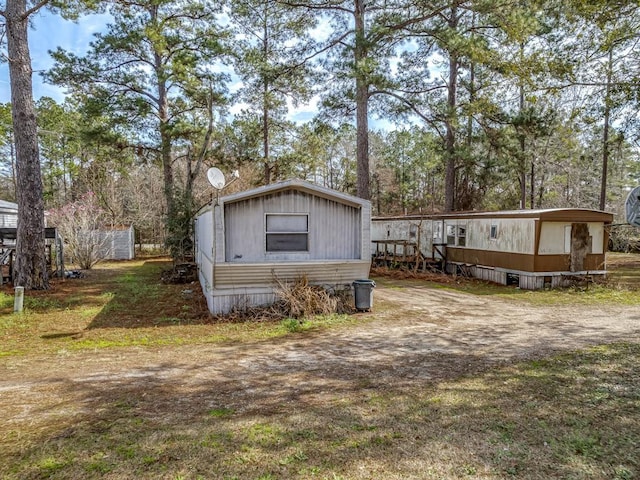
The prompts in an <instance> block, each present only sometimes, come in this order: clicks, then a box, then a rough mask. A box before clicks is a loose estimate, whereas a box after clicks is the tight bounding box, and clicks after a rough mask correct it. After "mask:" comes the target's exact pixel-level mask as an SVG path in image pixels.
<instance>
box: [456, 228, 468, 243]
mask: <svg viewBox="0 0 640 480" xmlns="http://www.w3.org/2000/svg"><path fill="white" fill-rule="evenodd" d="M466 244H467V226H466V225H460V226H458V246H459V247H464V246H465V245H466Z"/></svg>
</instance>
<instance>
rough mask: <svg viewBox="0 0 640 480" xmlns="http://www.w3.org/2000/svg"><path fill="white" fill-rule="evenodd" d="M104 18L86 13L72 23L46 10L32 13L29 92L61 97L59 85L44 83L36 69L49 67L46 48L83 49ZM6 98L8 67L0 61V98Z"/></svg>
mask: <svg viewBox="0 0 640 480" xmlns="http://www.w3.org/2000/svg"><path fill="white" fill-rule="evenodd" d="M107 19H108V16H106V15H88V16H84V17H82V18H81V19H80V20H79V21H78V23H74V22H70V21H67V20H64V19H62V18H61V17H60V16H58V15H53V14H51V13H49V12H48V11H46V10H43V11H42V12H39V13H38V14H37V15H35V16H34V17H33V19H32V22H31V23H32V28H31V29H30V30H29V49H30V51H31V64H32V66H33V70H34V74H33V94H34V98H35V99H36V100H37V99H38V98H40V97H43V96H48V97H52V98H54V99H55V100H56V101H62V100H63V99H64V91H63V90H62V89H60V88H58V87H55V86H53V85H47V84H45V83H44V82H43V81H42V77H41V76H40V72H42V71H44V70H47V69H48V68H50V67H51V65H52V63H53V62H52V60H51V56H50V55H49V53H48V52H49V50H55V49H56V48H57V47H62V48H64V49H65V50H69V51H72V52H74V53H77V54H82V53H84V52H85V51H86V49H87V47H88V45H89V42H90V41H91V39H92V38H93V34H94V33H95V32H98V31H100V30H101V29H102V28H103V27H104V25H105V24H106V22H107ZM10 101H11V92H10V89H9V68H8V66H7V64H6V63H1V64H0V102H2V103H7V102H10Z"/></svg>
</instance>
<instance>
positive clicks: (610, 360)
mask: <svg viewBox="0 0 640 480" xmlns="http://www.w3.org/2000/svg"><path fill="white" fill-rule="evenodd" d="M167 267H168V263H167V262H166V261H163V260H160V259H157V260H142V261H136V262H127V263H113V264H105V265H101V266H100V268H99V269H98V270H96V271H92V272H90V273H89V275H88V276H87V277H86V278H84V279H79V280H68V281H66V282H60V283H56V284H55V285H54V288H53V290H52V291H51V292H28V293H27V298H26V299H25V306H26V311H25V313H24V314H21V315H15V314H12V313H11V311H12V308H13V299H12V295H11V294H10V292H9V291H6V290H5V291H4V293H3V294H2V296H0V338H2V343H1V344H0V368H5V364H4V363H2V362H4V361H5V360H7V358H9V359H10V360H11V362H8V363H7V364H6V365H7V367H6V368H7V369H12V370H14V371H20V372H21V374H20V377H22V376H23V375H24V374H23V373H22V371H23V370H26V369H27V368H26V365H27V364H29V365H30V368H31V369H32V370H31V373H32V374H33V372H34V370H35V371H37V370H38V368H42V369H46V368H49V365H50V363H51V364H53V365H55V363H54V362H50V360H51V359H54V358H56V357H57V356H60V355H69V354H73V355H81V357H80V358H82V359H83V360H85V361H86V362H89V363H90V362H92V361H93V360H92V358H93V357H92V355H93V353H94V352H98V351H99V350H101V349H114V350H113V355H114V356H117V355H120V354H123V355H124V354H127V355H130V356H132V357H134V356H135V352H137V351H138V350H144V351H145V352H152V353H154V352H155V353H157V355H158V357H157V358H161V356H162V352H166V349H161V348H159V347H160V346H162V345H190V346H195V345H197V344H203V343H204V344H212V343H225V345H228V343H229V342H234V343H238V342H246V346H245V344H242V345H241V346H242V347H243V348H246V349H251V348H253V347H254V346H260V345H262V346H264V345H272V343H269V342H273V345H276V344H277V341H274V340H271V339H274V338H276V337H282V336H286V335H301V334H302V335H307V334H309V332H313V331H314V330H318V329H321V328H328V327H331V328H342V327H344V326H352V325H353V324H354V323H355V322H356V321H358V322H360V323H361V322H363V321H367V319H368V318H370V317H369V316H367V315H360V316H353V317H348V316H344V315H329V316H324V317H316V318H315V319H313V320H312V319H286V320H283V321H273V322H239V321H237V322H234V323H224V322H221V321H220V320H219V319H213V318H212V317H210V316H209V315H208V314H207V312H206V308H205V306H204V304H203V303H202V299H201V298H200V297H199V287H198V286H197V285H188V286H184V285H180V286H176V285H162V284H161V283H160V282H159V276H160V271H161V270H162V269H163V268H167ZM376 281H377V282H378V279H376ZM416 281H419V280H416ZM378 283H380V284H381V285H382V284H386V283H388V284H389V285H392V286H394V287H395V288H399V289H400V288H403V287H402V285H403V283H402V282H400V281H397V280H389V279H380V280H379V282H378ZM447 288H458V289H468V290H466V291H469V292H470V293H474V288H475V289H477V291H476V294H478V295H480V294H484V295H487V294H492V295H501V296H504V297H506V298H513V299H514V301H516V300H518V301H519V300H520V299H526V301H531V300H530V299H528V295H529V294H531V295H532V297H535V296H536V295H539V296H540V297H541V298H545V297H544V296H545V295H553V294H554V293H555V294H558V296H559V297H560V298H566V299H569V300H564V299H563V300H562V301H574V302H583V300H582V299H581V297H580V295H592V296H593V297H592V298H594V299H595V298H596V296H594V290H591V289H590V291H591V293H589V292H578V291H565V292H520V291H514V292H511V290H512V289H505V287H495V286H485V285H482V284H476V283H469V284H460V285H452V286H448V287H447ZM485 288H488V292H491V291H493V293H482V292H483V289H485ZM494 288H495V290H493V289H494ZM185 290H192V291H191V292H184V291H185ZM500 290H502V293H500ZM505 290H509V292H508V293H505ZM595 293H597V291H595ZM563 295H566V297H563ZM604 295H605V298H604V300H602V301H605V302H607V301H613V300H612V298H613V297H611V295H612V294H611V293H608V292H606V291H605V292H604ZM533 301H535V300H533ZM589 301H592V300H589ZM378 308H379V307H378V304H376V309H378ZM385 308H392V307H385ZM225 345H221V348H225ZM116 348H117V349H116ZM108 351H110V350H108ZM285 353H288V354H291V355H295V353H296V352H295V349H287V351H286V352H285ZM204 355H205V354H204V353H203V357H202V358H200V357H197V358H198V359H199V360H202V361H203V365H204V366H203V365H199V367H200V368H210V367H211V368H214V367H215V365H210V366H209V364H207V360H206V357H205V356H204ZM3 357H4V358H3ZM100 358H101V359H104V358H107V359H108V358H109V357H108V356H106V357H105V356H102V357H100ZM101 361H102V360H101ZM156 361H157V360H156ZM256 361H260V359H259V357H258V358H257V359H256ZM185 362H186V360H185ZM639 363H640V345H637V344H626V343H620V344H612V345H603V346H599V347H596V348H592V349H589V350H585V351H578V352H571V353H566V354H563V355H560V356H556V357H553V358H542V359H538V360H535V361H529V362H523V363H519V364H515V365H507V366H502V367H499V368H498V367H495V366H493V367H491V368H489V367H487V366H483V365H476V366H471V365H469V367H468V368H467V369H466V370H465V371H466V372H467V374H466V375H465V376H461V377H456V376H455V375H452V376H450V377H446V378H444V379H443V380H438V381H437V380H426V379H424V378H415V379H412V380H411V382H405V383H401V384H398V386H390V385H384V384H381V383H379V382H376V379H375V378H354V379H353V381H344V382H335V383H334V384H333V385H334V387H333V388H335V390H330V389H327V388H326V387H324V388H322V387H313V382H310V383H307V384H305V383H304V382H305V378H304V376H302V377H301V378H300V381H301V384H302V385H306V387H305V388H307V389H308V390H306V391H304V395H302V394H298V395H295V396H294V395H292V394H291V392H286V391H285V392H279V393H277V394H276V393H273V400H274V401H273V403H267V406H266V407H265V406H264V405H262V404H256V405H253V404H252V403H251V402H248V403H245V402H241V403H239V404H238V403H235V404H234V403H232V402H233V399H234V395H235V394H236V390H237V389H238V388H242V387H240V386H238V385H236V384H234V383H233V382H232V379H229V385H230V386H229V385H227V382H226V381H220V382H216V383H212V382H211V378H210V377H207V376H203V377H202V378H201V379H200V380H199V381H198V382H196V383H195V384H193V385H190V386H189V387H188V388H187V387H184V386H183V385H181V384H180V382H169V381H165V380H163V379H162V378H161V376H157V377H156V376H150V377H149V379H147V378H146V377H140V376H136V375H135V373H136V371H133V373H132V375H131V377H126V378H125V377H118V378H113V377H110V378H104V379H101V372H102V370H101V369H102V368H103V366H102V365H100V364H99V363H96V364H95V365H94V366H92V367H88V370H87V371H85V372H84V374H83V378H82V379H76V378H65V377H63V376H62V375H61V376H60V378H58V377H57V374H56V377H55V380H54V381H52V382H51V384H50V385H47V386H42V387H39V386H38V380H37V375H35V379H34V378H31V377H25V378H24V379H23V381H24V382H27V383H28V384H29V389H27V390H25V391H24V392H22V391H21V386H20V384H19V383H15V384H14V383H12V382H6V383H4V384H3V388H4V389H6V390H5V392H6V395H3V397H4V398H8V395H9V394H11V398H12V399H14V401H13V403H10V402H7V401H4V402H3V401H2V397H0V405H2V410H3V418H2V419H0V432H1V434H0V478H3V479H7V480H17V479H44V478H47V479H56V478H60V479H70V480H73V479H87V480H93V479H102V478H117V479H136V480H143V479H167V480H178V479H189V480H196V479H209V478H215V479H250V480H254V479H263V480H267V479H271V480H275V479H279V480H286V479H315V478H317V479H327V480H337V479H343V480H360V479H373V478H375V479H378V478H380V479H382V478H384V479H412V478H413V479H425V478H429V479H473V478H478V479H479V478H483V479H507V478H518V479H532V480H533V479H546V478H567V479H575V480H580V479H585V480H586V479H618V480H624V479H633V478H640V460H639V459H638V455H637V451H638V445H639V444H640V372H639V371H638V367H637V366H638V364H639ZM135 365H136V368H142V366H140V365H139V364H135ZM465 365H466V364H465ZM173 366H174V365H169V366H166V368H170V367H173ZM180 367H181V368H195V367H193V366H191V367H190V366H188V365H180ZM465 368H466V367H465ZM469 372H474V373H469ZM317 375H318V376H319V377H320V378H322V377H323V376H325V375H327V376H328V375H330V372H325V371H324V370H322V365H318V370H317ZM13 378H17V376H16V375H14V376H13ZM87 378H89V380H87ZM176 378H177V377H176ZM193 378H199V377H198V375H194V376H193ZM257 380H259V381H260V382H264V383H265V389H266V390H268V391H270V389H277V388H279V387H280V385H279V382H278V377H277V375H276V376H275V377H274V378H264V379H263V378H260V379H257ZM43 385H44V384H43ZM37 388H43V389H55V393H54V394H52V395H47V396H46V399H43V400H37V401H36V402H35V403H34V401H33V400H32V399H30V401H29V402H26V401H24V402H21V401H20V398H21V395H32V390H33V389H37ZM5 392H3V393H5ZM244 393H245V394H246V395H248V396H250V395H251V393H250V392H244ZM267 397H268V398H267V400H271V399H272V397H270V396H269V395H267ZM247 398H249V397H247ZM263 400H264V399H263ZM275 400H277V401H275ZM38 402H39V403H38ZM25 405H32V406H33V407H31V408H27V407H25Z"/></svg>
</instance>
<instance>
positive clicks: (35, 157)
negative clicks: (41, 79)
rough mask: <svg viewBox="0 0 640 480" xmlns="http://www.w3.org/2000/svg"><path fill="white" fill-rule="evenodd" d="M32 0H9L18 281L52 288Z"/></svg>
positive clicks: (43, 287) (8, 22)
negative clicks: (30, 10)
mask: <svg viewBox="0 0 640 480" xmlns="http://www.w3.org/2000/svg"><path fill="white" fill-rule="evenodd" d="M26 8H27V5H26V0H7V8H6V11H5V12H4V13H5V20H6V36H7V49H8V53H9V77H10V82H11V106H12V108H11V115H12V119H13V126H14V134H15V144H16V182H17V189H16V198H17V203H18V230H17V241H16V263H15V268H14V272H15V276H14V279H13V284H14V285H15V286H22V287H25V288H26V289H28V290H29V289H47V288H49V280H48V274H47V262H46V254H45V240H44V201H43V196H42V173H41V171H40V152H39V150H38V127H37V123H36V112H35V105H34V103H33V86H32V80H31V74H32V70H31V57H30V55H29V43H28V37H27V28H28V23H29V19H28V17H27V16H26Z"/></svg>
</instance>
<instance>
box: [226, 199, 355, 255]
mask: <svg viewBox="0 0 640 480" xmlns="http://www.w3.org/2000/svg"><path fill="white" fill-rule="evenodd" d="M268 213H300V214H308V215H309V251H308V252H266V251H265V250H266V248H265V215H266V214H268ZM224 218H225V232H226V236H225V261H227V262H240V263H242V262H277V261H301V260H322V259H329V260H338V259H359V258H361V251H362V244H361V241H362V240H361V232H362V223H361V220H360V218H361V213H360V209H359V208H356V207H352V206H349V205H345V204H343V203H339V202H335V201H332V200H328V199H325V198H322V197H318V196H315V195H311V194H309V193H306V192H300V191H297V190H287V191H284V192H279V193H275V194H271V195H265V196H262V197H256V198H250V199H247V200H242V201H238V202H233V203H230V204H227V205H224Z"/></svg>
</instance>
